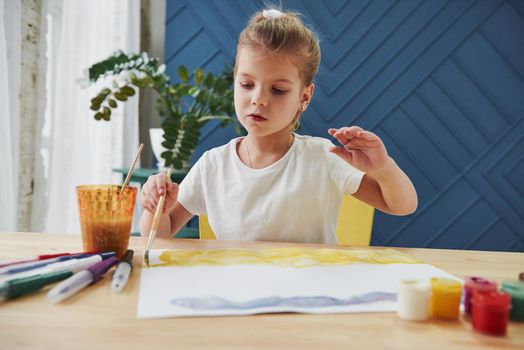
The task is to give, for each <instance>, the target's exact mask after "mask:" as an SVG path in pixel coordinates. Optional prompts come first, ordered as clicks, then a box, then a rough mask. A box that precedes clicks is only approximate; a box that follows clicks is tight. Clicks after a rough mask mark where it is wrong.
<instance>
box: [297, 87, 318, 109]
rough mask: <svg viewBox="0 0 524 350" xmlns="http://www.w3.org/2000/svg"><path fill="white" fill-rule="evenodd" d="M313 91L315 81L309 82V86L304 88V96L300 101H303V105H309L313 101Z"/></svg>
mask: <svg viewBox="0 0 524 350" xmlns="http://www.w3.org/2000/svg"><path fill="white" fill-rule="evenodd" d="M313 91H315V84H313V83H311V84H309V86H307V87H306V88H305V89H304V92H303V93H302V97H301V98H300V102H301V103H302V105H304V104H306V105H308V104H309V102H311V98H312V97H313Z"/></svg>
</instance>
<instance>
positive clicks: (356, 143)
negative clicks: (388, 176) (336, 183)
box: [328, 126, 389, 175]
mask: <svg viewBox="0 0 524 350" xmlns="http://www.w3.org/2000/svg"><path fill="white" fill-rule="evenodd" d="M328 133H329V134H330V135H331V136H333V137H335V138H336V139H337V140H338V142H340V144H341V145H342V147H336V146H333V147H332V148H331V149H330V152H332V153H334V154H336V155H337V156H339V157H340V158H342V159H344V160H345V161H346V162H348V163H349V164H351V165H352V166H354V167H355V168H357V169H359V170H361V171H364V172H366V173H368V174H369V175H372V174H373V173H379V172H380V171H381V170H383V169H385V168H386V166H387V164H388V159H389V156H388V152H387V150H386V147H385V146H384V143H383V142H382V140H381V139H380V137H378V136H377V135H375V134H374V133H372V132H371V131H366V130H364V129H362V128H361V127H358V126H349V127H343V128H340V129H333V128H331V129H329V130H328Z"/></svg>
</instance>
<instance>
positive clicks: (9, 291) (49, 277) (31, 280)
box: [0, 270, 73, 301]
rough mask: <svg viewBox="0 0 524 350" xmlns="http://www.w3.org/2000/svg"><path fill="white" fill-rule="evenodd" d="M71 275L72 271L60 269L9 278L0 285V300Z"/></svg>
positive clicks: (22, 293)
mask: <svg viewBox="0 0 524 350" xmlns="http://www.w3.org/2000/svg"><path fill="white" fill-rule="evenodd" d="M72 275H73V272H72V271H68V270H62V271H56V272H49V273H44V274H41V275H36V276H30V277H23V278H17V279H14V280H10V281H8V282H5V283H4V284H2V285H0V301H1V300H4V299H12V298H16V297H19V296H21V295H24V294H27V293H31V292H34V291H37V290H39V289H41V288H43V287H44V286H46V285H48V284H51V283H54V282H58V281H61V280H64V279H66V278H69V277H71V276H72Z"/></svg>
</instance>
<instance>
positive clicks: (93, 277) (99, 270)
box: [47, 256, 118, 304]
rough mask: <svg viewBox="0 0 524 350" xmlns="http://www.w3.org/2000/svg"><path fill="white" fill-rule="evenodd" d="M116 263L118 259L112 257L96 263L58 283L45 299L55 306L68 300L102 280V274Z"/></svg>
mask: <svg viewBox="0 0 524 350" xmlns="http://www.w3.org/2000/svg"><path fill="white" fill-rule="evenodd" d="M117 262H118V259H117V258H116V257H114V256H113V257H111V258H109V259H107V260H104V261H101V262H99V263H96V264H94V265H92V266H90V267H88V268H87V269H85V270H82V271H80V272H77V273H75V274H74V275H73V276H71V277H69V278H68V279H66V280H65V281H62V282H60V283H59V284H57V285H56V286H55V287H54V288H53V289H51V290H50V291H49V293H47V299H48V300H49V301H50V302H51V303H53V304H56V303H59V302H61V301H62V300H64V299H67V298H69V297H70V296H72V295H74V294H76V293H77V292H78V291H80V290H82V289H83V288H85V287H87V286H88V285H90V284H94V283H96V282H97V281H98V280H100V279H101V278H102V276H103V275H104V273H106V272H107V270H109V269H110V268H111V267H112V266H113V265H115V264H116V263H117Z"/></svg>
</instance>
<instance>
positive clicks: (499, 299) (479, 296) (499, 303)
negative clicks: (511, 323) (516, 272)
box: [471, 291, 511, 336]
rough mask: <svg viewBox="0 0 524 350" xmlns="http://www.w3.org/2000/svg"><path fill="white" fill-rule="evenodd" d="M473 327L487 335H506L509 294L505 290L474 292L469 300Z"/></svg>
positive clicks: (509, 303) (509, 306) (509, 305)
mask: <svg viewBox="0 0 524 350" xmlns="http://www.w3.org/2000/svg"><path fill="white" fill-rule="evenodd" d="M471 306H472V313H471V319H472V324H473V329H474V330H475V331H477V332H480V333H485V334H489V335H500V336H502V335H506V332H507V329H508V316H509V311H510V309H511V296H510V295H509V294H508V293H506V292H498V291H490V292H475V294H474V295H473V299H472V300H471Z"/></svg>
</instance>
